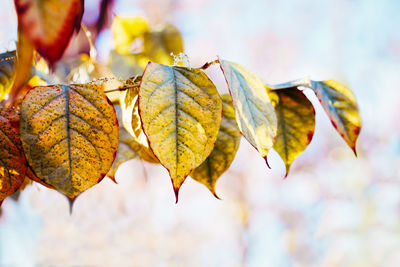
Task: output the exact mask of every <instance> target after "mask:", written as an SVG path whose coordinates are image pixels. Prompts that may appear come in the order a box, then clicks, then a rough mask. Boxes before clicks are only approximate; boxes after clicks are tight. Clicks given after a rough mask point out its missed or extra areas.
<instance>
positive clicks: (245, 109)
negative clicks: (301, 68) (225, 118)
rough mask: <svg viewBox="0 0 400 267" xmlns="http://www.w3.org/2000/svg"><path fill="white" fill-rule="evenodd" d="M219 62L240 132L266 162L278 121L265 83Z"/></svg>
mask: <svg viewBox="0 0 400 267" xmlns="http://www.w3.org/2000/svg"><path fill="white" fill-rule="evenodd" d="M219 61H220V65H221V69H222V71H223V73H224V75H225V79H226V82H227V83H228V88H229V91H230V93H231V96H232V100H233V106H234V108H235V115H236V121H237V124H238V126H239V129H240V131H241V132H242V134H243V135H244V137H245V138H246V139H247V140H248V141H249V142H250V144H252V145H253V146H254V147H255V148H256V149H257V150H258V152H260V154H261V156H262V157H265V158H266V156H267V154H268V151H269V150H270V149H271V148H272V146H273V143H274V139H275V136H276V133H277V119H276V115H275V111H274V107H273V106H272V104H271V101H270V99H269V97H268V94H267V92H266V90H265V87H264V83H263V82H262V81H261V80H260V79H259V78H258V77H257V76H255V75H254V74H253V73H251V72H250V71H249V70H247V69H246V68H244V67H242V66H241V65H239V64H236V63H233V62H230V61H227V60H219Z"/></svg>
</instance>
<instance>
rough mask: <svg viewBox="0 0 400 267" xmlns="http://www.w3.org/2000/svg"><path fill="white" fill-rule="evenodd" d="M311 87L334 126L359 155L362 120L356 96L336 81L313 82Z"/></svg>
mask: <svg viewBox="0 0 400 267" xmlns="http://www.w3.org/2000/svg"><path fill="white" fill-rule="evenodd" d="M311 87H312V89H313V90H314V92H315V94H316V95H317V97H318V99H319V101H320V102H321V104H322V107H323V108H324V110H325V112H326V113H327V114H328V117H329V119H330V120H331V122H332V125H333V126H334V127H335V128H336V130H337V131H338V133H339V134H340V136H341V137H342V138H343V139H344V140H345V141H346V142H347V144H348V145H349V146H350V148H351V149H352V150H353V151H354V153H355V154H356V155H357V153H356V141H357V138H358V135H359V133H360V128H361V118H360V113H359V111H358V106H357V101H356V98H355V96H354V94H353V93H352V92H351V90H350V89H349V88H347V87H346V86H344V85H342V84H340V83H339V82H337V81H334V80H328V81H320V82H318V81H311Z"/></svg>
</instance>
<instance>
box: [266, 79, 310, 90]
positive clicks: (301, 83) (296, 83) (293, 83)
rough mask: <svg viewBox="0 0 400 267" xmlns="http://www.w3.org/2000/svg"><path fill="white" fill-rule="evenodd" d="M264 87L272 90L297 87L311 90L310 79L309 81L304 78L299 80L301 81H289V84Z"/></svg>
mask: <svg viewBox="0 0 400 267" xmlns="http://www.w3.org/2000/svg"><path fill="white" fill-rule="evenodd" d="M266 85H267V86H268V87H269V88H271V89H273V90H279V89H287V88H292V87H299V86H301V87H307V88H311V79H310V77H305V78H301V79H298V80H294V81H290V82H285V83H280V84H266Z"/></svg>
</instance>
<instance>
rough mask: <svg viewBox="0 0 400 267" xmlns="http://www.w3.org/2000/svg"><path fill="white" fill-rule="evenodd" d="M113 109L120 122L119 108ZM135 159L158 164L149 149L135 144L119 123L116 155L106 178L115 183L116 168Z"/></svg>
mask: <svg viewBox="0 0 400 267" xmlns="http://www.w3.org/2000/svg"><path fill="white" fill-rule="evenodd" d="M114 108H115V111H116V113H117V117H118V121H121V120H122V114H121V108H120V106H118V105H116V106H114ZM135 158H139V159H142V160H144V161H147V162H150V163H160V162H159V161H158V159H157V158H156V157H155V156H154V154H153V152H152V151H151V150H150V149H149V148H146V147H145V146H143V145H141V144H139V143H138V142H136V140H135V139H134V138H133V137H132V135H130V134H129V133H128V132H127V131H126V130H125V128H124V127H123V125H122V123H119V144H118V150H117V155H116V156H115V160H114V163H113V165H112V166H111V169H110V171H109V172H108V174H107V176H108V177H110V178H111V179H112V180H113V181H115V173H116V172H117V170H118V167H119V166H120V165H121V164H122V163H124V162H126V161H128V160H130V159H135Z"/></svg>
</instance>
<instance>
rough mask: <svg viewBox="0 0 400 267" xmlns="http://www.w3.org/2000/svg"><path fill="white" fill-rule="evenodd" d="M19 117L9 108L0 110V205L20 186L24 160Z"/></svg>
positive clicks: (24, 166)
mask: <svg viewBox="0 0 400 267" xmlns="http://www.w3.org/2000/svg"><path fill="white" fill-rule="evenodd" d="M18 124H19V117H18V114H17V113H16V112H15V111H14V110H13V109H10V108H1V109H0V205H1V202H3V200H4V199H5V198H6V197H8V196H10V195H12V194H13V193H14V192H15V191H17V189H18V188H19V187H20V186H21V184H22V182H23V180H24V177H25V172H26V159H25V156H24V152H23V150H22V144H21V140H20V137H19V130H18Z"/></svg>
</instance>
